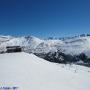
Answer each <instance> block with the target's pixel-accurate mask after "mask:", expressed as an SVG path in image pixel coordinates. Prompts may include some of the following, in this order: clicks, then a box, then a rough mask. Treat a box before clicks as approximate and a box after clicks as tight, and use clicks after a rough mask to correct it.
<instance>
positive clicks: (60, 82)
mask: <svg viewBox="0 0 90 90" xmlns="http://www.w3.org/2000/svg"><path fill="white" fill-rule="evenodd" d="M89 84H90V68H88V67H83V66H78V65H72V66H70V65H62V64H54V63H50V62H48V61H45V60H43V59H41V58H39V57H37V56H35V55H33V54H28V53H24V52H22V53H9V54H8V53H6V54H0V87H6V86H7V87H11V88H12V87H18V89H17V90H90V85H89Z"/></svg>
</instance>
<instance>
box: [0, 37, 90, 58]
mask: <svg viewBox="0 0 90 90" xmlns="http://www.w3.org/2000/svg"><path fill="white" fill-rule="evenodd" d="M6 46H22V47H24V51H27V52H34V53H48V52H51V51H53V52H55V51H57V50H61V52H64V53H66V54H72V55H75V54H80V53H85V54H87V55H88V56H90V36H84V37H80V36H78V37H74V38H65V39H64V40H63V39H52V40H50V39H46V40H45V39H39V38H36V37H34V36H25V37H24V36H23V37H13V36H0V48H4V47H6Z"/></svg>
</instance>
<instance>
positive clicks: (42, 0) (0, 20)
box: [0, 0, 90, 37]
mask: <svg viewBox="0 0 90 90" xmlns="http://www.w3.org/2000/svg"><path fill="white" fill-rule="evenodd" d="M82 33H90V0H0V34H2V35H34V36H38V37H50V36H55V37H63V36H73V35H78V34H82Z"/></svg>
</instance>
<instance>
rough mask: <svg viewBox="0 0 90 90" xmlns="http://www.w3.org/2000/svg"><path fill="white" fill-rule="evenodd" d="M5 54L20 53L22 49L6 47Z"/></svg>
mask: <svg viewBox="0 0 90 90" xmlns="http://www.w3.org/2000/svg"><path fill="white" fill-rule="evenodd" d="M6 49H7V53H12V52H21V51H22V49H21V47H20V46H7V47H6Z"/></svg>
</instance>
